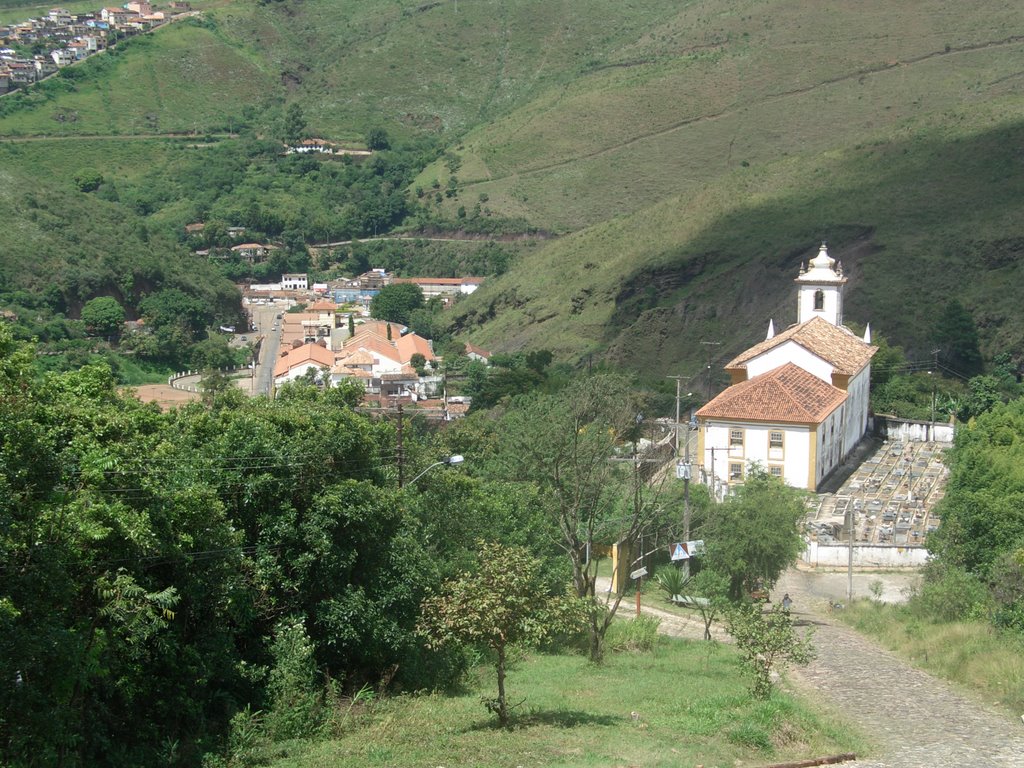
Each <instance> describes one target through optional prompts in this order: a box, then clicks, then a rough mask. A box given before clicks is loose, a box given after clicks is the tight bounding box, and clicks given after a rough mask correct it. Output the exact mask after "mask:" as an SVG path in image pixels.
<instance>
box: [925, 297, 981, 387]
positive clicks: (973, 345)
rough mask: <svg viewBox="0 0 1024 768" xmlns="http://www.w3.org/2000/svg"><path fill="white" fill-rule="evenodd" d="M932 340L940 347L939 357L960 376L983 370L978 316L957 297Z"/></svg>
mask: <svg viewBox="0 0 1024 768" xmlns="http://www.w3.org/2000/svg"><path fill="white" fill-rule="evenodd" d="M932 340H933V341H934V342H935V343H936V344H937V345H938V346H939V360H941V361H942V363H943V364H944V365H945V366H947V367H948V368H951V369H952V370H953V371H955V372H956V373H957V374H958V375H960V376H965V377H970V376H976V375H977V374H979V373H981V369H982V360H981V351H980V349H979V348H978V328H977V326H976V325H975V324H974V318H973V317H971V313H970V312H968V311H967V309H966V308H965V307H964V305H963V304H961V303H960V302H959V301H957V300H956V299H953V300H952V301H951V302H949V303H948V304H947V305H946V307H945V309H943V311H942V314H941V315H939V317H938V319H937V320H936V322H935V327H934V328H933V329H932Z"/></svg>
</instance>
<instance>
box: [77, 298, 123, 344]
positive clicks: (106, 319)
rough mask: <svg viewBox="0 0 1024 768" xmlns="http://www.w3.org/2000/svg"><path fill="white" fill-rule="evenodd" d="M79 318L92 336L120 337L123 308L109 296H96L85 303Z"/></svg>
mask: <svg viewBox="0 0 1024 768" xmlns="http://www.w3.org/2000/svg"><path fill="white" fill-rule="evenodd" d="M80 317H81V320H82V322H83V323H85V328H86V330H87V331H88V332H89V333H90V334H92V335H94V336H120V335H121V329H122V327H123V326H124V307H122V306H121V305H120V304H119V303H118V301H117V299H114V298H111V297H110V296H97V297H96V298H95V299H89V301H87V302H86V303H85V306H83V307H82V314H81V315H80Z"/></svg>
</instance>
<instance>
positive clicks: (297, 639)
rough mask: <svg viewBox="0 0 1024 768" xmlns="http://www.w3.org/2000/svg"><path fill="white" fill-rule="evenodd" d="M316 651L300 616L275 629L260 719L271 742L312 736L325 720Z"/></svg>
mask: <svg viewBox="0 0 1024 768" xmlns="http://www.w3.org/2000/svg"><path fill="white" fill-rule="evenodd" d="M315 650H316V649H315V647H314V645H313V643H312V642H311V641H310V639H309V635H308V634H307V633H306V629H305V627H304V626H303V622H302V620H301V619H285V620H283V621H282V622H281V623H279V624H278V626H277V627H276V628H275V631H274V641H273V643H272V644H271V646H270V653H271V655H272V656H273V659H274V665H273V667H272V668H271V670H270V676H269V678H268V680H267V694H268V696H269V698H270V708H269V709H268V711H267V713H266V715H265V716H264V719H263V726H264V727H265V728H266V732H267V736H268V737H269V738H270V740H272V741H286V740H288V739H297V738H303V737H306V736H311V735H313V734H314V733H316V732H317V730H318V729H319V728H320V726H321V725H322V724H323V722H324V719H325V716H326V714H327V712H326V708H325V702H324V695H323V694H324V691H323V687H324V686H323V685H322V684H320V682H319V680H318V679H317V678H318V675H317V669H316V659H315V656H314V654H315Z"/></svg>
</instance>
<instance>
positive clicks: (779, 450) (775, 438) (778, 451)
mask: <svg viewBox="0 0 1024 768" xmlns="http://www.w3.org/2000/svg"><path fill="white" fill-rule="evenodd" d="M784 446H785V443H784V442H783V434H782V432H781V430H780V431H776V430H772V431H771V432H769V433H768V458H769V459H781V458H782V457H783V448H784Z"/></svg>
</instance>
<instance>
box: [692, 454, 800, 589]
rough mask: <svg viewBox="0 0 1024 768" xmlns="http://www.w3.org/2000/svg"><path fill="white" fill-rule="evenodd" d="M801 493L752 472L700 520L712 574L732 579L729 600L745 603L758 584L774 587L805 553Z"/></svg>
mask: <svg viewBox="0 0 1024 768" xmlns="http://www.w3.org/2000/svg"><path fill="white" fill-rule="evenodd" d="M803 501H804V497H803V494H802V493H801V491H799V490H798V489H795V488H791V487H790V486H788V485H786V484H785V483H783V482H782V481H781V480H779V479H778V478H774V477H771V476H770V475H769V474H768V473H767V472H764V471H760V470H752V471H750V472H748V474H747V477H746V479H745V481H744V483H743V485H741V486H739V487H738V488H737V489H736V493H735V494H732V495H730V496H729V497H728V498H727V499H726V500H725V501H724V502H723V503H722V504H719V505H717V506H715V507H713V508H712V509H710V510H709V511H708V517H707V519H706V520H704V521H702V522H698V525H699V526H701V527H700V531H701V536H702V538H703V539H704V541H705V542H706V546H707V556H706V560H707V562H708V564H709V566H710V567H711V568H712V570H714V571H716V572H718V573H721V574H722V575H724V576H726V577H727V578H728V579H729V597H730V598H731V599H732V600H734V601H736V600H741V599H743V597H744V596H746V595H748V594H749V593H750V590H751V589H753V588H754V586H755V585H756V584H758V583H760V584H764V585H766V586H768V587H770V586H771V585H772V584H774V583H775V581H776V580H777V579H778V578H779V575H780V574H781V573H782V572H783V571H784V570H785V569H786V568H788V567H789V566H790V565H791V564H793V563H794V562H795V561H796V559H797V557H799V555H800V552H801V551H802V549H803V546H804V542H803V537H802V536H801V535H800V525H801V523H802V521H803V517H804V504H803Z"/></svg>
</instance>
